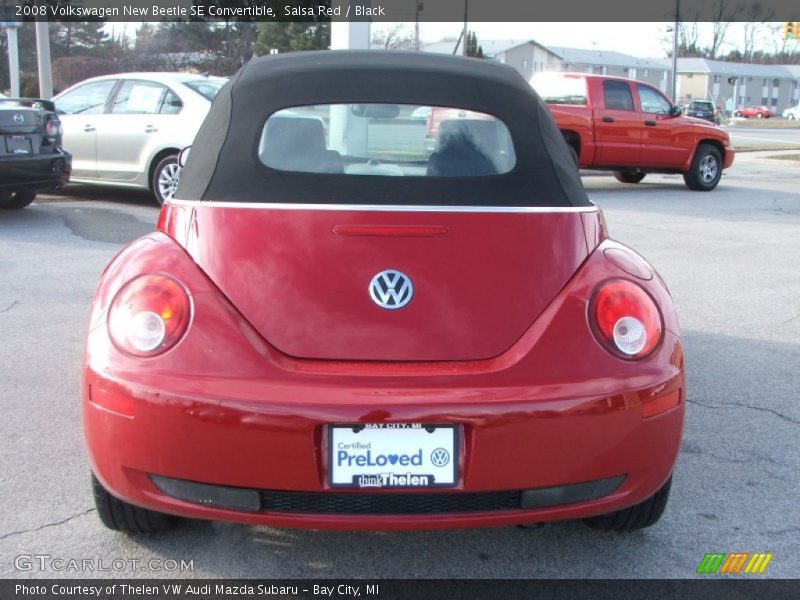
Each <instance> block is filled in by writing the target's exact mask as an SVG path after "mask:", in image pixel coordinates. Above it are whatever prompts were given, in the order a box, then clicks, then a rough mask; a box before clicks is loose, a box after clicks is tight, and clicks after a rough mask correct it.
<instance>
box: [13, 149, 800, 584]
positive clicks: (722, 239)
mask: <svg viewBox="0 0 800 600" xmlns="http://www.w3.org/2000/svg"><path fill="white" fill-rule="evenodd" d="M798 180H800V163H797V162H791V161H770V160H763V159H760V158H748V157H746V156H745V155H742V157H740V158H737V162H736V164H735V165H734V168H733V169H732V170H730V171H729V172H727V173H726V175H725V178H724V179H723V180H722V183H721V184H720V186H719V188H718V189H717V190H715V191H713V192H711V193H698V192H690V191H688V190H687V189H686V188H685V187H684V185H683V181H682V179H681V178H680V177H676V176H648V177H647V178H646V179H645V180H644V182H643V183H641V184H638V185H624V184H620V183H617V182H616V181H615V180H614V179H613V178H611V177H606V176H600V177H591V178H586V179H585V184H586V186H587V189H588V191H589V195H590V196H591V198H592V199H593V200H594V201H595V202H596V203H597V204H599V205H600V206H601V207H602V208H603V209H604V211H605V214H606V220H607V222H608V227H609V230H610V233H611V235H612V236H613V237H614V238H616V239H618V240H620V241H622V242H624V243H626V244H628V245H630V246H632V247H633V248H635V249H636V250H638V251H640V252H641V253H642V254H643V255H644V256H645V257H647V258H648V259H649V260H650V261H651V262H652V263H653V264H654V265H655V266H656V268H657V269H658V270H659V272H660V273H661V275H662V276H663V277H664V279H665V280H666V281H667V283H668V285H669V287H670V290H671V292H672V294H673V296H674V299H675V302H676V305H677V309H678V314H679V317H680V320H681V326H682V329H683V335H684V338H685V346H686V364H687V372H688V398H689V405H688V409H687V420H686V427H685V431H684V440H683V445H682V452H681V454H680V457H679V459H678V464H677V468H676V472H675V480H674V483H673V488H672V497H671V500H670V503H669V505H668V507H667V511H666V513H665V515H664V517H663V518H662V520H661V521H660V522H659V523H658V524H657V525H655V526H654V527H652V528H650V529H647V530H644V531H640V532H637V533H634V534H610V533H602V532H597V531H593V530H590V529H588V528H586V527H584V526H583V525H582V524H580V523H576V522H563V523H552V524H548V525H546V526H543V527H534V528H526V529H521V528H516V527H505V528H494V529H482V530H462V531H437V532H392V533H370V532H331V531H324V532H323V531H303V530H289V529H273V528H266V527H249V526H242V525H233V524H225V523H209V522H186V524H184V525H183V526H181V527H180V528H179V529H177V530H176V531H175V532H173V533H172V534H169V535H166V536H163V537H146V536H143V537H127V536H125V535H123V534H119V533H114V532H111V531H108V530H106V529H104V528H103V527H102V525H101V524H100V522H99V520H98V519H97V515H96V514H95V511H94V508H93V503H92V497H91V492H90V487H89V466H88V462H87V459H86V456H85V453H84V450H83V440H82V430H81V417H80V406H79V385H80V367H81V354H82V345H83V340H84V335H85V328H86V326H87V318H88V309H89V303H90V300H91V297H92V293H93V291H94V287H95V285H96V283H97V281H98V278H99V276H100V273H101V271H102V269H103V267H104V266H105V265H106V263H107V262H108V261H109V260H110V259H111V257H113V256H114V255H115V254H116V253H117V252H118V251H119V250H120V249H121V248H122V247H123V244H125V243H126V242H128V241H130V240H133V239H135V238H136V237H138V236H140V235H142V234H144V233H146V232H148V231H150V230H152V228H153V224H154V223H155V220H156V217H157V213H158V211H157V208H156V207H154V206H153V205H152V204H151V200H150V198H149V197H148V195H147V194H144V193H140V192H132V191H119V190H114V189H110V188H86V187H78V186H75V187H71V188H68V189H67V191H66V193H65V194H61V195H58V196H51V197H43V198H42V200H41V201H39V202H36V203H35V204H33V205H32V206H31V207H29V208H27V209H25V210H21V211H11V212H2V214H0V334H1V336H0V381H2V384H0V406H2V411H3V413H2V414H3V417H2V433H3V438H4V450H3V453H2V469H0V496H1V497H2V498H3V502H2V503H0V576H2V577H81V576H106V577H108V576H122V577H174V576H179V577H276V578H283V577H309V578H323V577H398V578H405V577H420V578H421V577H443V578H450V577H453V578H467V577H503V578H528V577H554V578H566V577H610V578H618V577H692V576H694V575H695V569H696V567H697V565H698V563H699V562H700V560H701V559H702V558H703V555H704V554H705V553H706V552H772V553H774V557H773V559H772V561H771V563H770V564H769V566H768V568H767V570H766V572H765V574H764V576H765V577H796V576H797V573H798V571H799V569H800V544H799V543H798V539H800V536H798V533H799V532H800V511H798V509H797V490H798V487H799V485H800V475H799V474H800V451H799V450H798V444H797V441H798V432H800V430H799V429H798V427H800V402H798V400H799V399H800V268H798V260H800V235H798V232H800V186H798V183H797V182H798ZM87 198H88V199H87ZM576 443H580V440H576ZM33 555H40V556H41V555H44V556H49V557H50V558H51V559H58V558H60V559H64V560H68V559H84V558H89V559H104V560H106V561H108V562H106V563H105V566H106V568H108V570H105V571H101V572H95V573H91V572H89V573H87V572H74V571H60V570H57V569H56V568H54V567H53V564H52V563H49V566H47V567H46V568H44V569H40V568H39V567H40V565H41V564H42V562H41V559H36V560H34V561H33V562H32V563H31V562H30V561H25V560H24V559H23V560H22V562H20V560H19V559H18V558H17V557H19V556H23V557H26V556H33ZM113 559H124V560H126V561H127V560H130V559H134V560H138V561H140V562H138V563H136V564H135V565H133V563H130V562H128V563H126V566H125V567H124V568H122V570H119V571H117V570H114V569H113V568H109V565H110V564H111V562H110V561H112V560H113ZM150 559H158V560H161V561H164V560H167V559H174V560H178V561H180V560H186V561H188V560H191V561H193V562H192V567H193V569H192V570H186V571H177V572H176V571H167V570H159V569H158V568H157V565H156V564H154V563H150V564H148V561H149V560H150ZM37 561H38V562H37ZM46 561H47V559H45V562H46ZM117 564H118V565H119V564H120V563H117ZM26 565H32V566H31V568H30V569H29V570H20V569H19V567H20V566H22V567H23V568H26ZM101 567H102V564H100V565H99V567H97V568H101ZM62 568H63V567H62Z"/></svg>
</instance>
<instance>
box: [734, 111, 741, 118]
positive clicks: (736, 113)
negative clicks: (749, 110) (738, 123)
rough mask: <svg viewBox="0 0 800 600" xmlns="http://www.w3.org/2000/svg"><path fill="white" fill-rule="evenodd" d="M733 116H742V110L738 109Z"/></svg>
mask: <svg viewBox="0 0 800 600" xmlns="http://www.w3.org/2000/svg"><path fill="white" fill-rule="evenodd" d="M733 116H734V117H741V116H742V111H740V110H737V111H736V112H735V113H733Z"/></svg>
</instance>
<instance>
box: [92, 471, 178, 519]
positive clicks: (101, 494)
mask: <svg viewBox="0 0 800 600" xmlns="http://www.w3.org/2000/svg"><path fill="white" fill-rule="evenodd" d="M92 491H93V492H94V505H95V507H96V508H97V516H99V517H100V520H101V521H102V522H103V525H105V526H106V527H108V528H109V529H113V530H115V531H126V532H128V533H161V532H162V531H168V530H170V529H172V528H173V527H175V525H176V523H177V522H178V519H177V517H173V516H172V515H166V514H164V513H160V512H156V511H154V510H148V509H146V508H139V507H138V506H134V505H133V504H129V503H127V502H124V501H122V500H120V499H118V498H115V497H114V496H112V495H111V494H110V493H109V492H108V490H107V489H106V488H104V487H103V486H102V484H101V483H100V482H99V481H97V477H95V476H94V474H92Z"/></svg>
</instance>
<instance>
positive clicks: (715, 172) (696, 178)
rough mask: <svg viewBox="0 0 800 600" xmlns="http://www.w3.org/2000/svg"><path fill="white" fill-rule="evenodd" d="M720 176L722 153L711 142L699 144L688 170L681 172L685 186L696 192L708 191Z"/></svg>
mask: <svg viewBox="0 0 800 600" xmlns="http://www.w3.org/2000/svg"><path fill="white" fill-rule="evenodd" d="M721 177H722V154H720V152H719V150H717V148H715V147H714V146H712V145H711V144H700V145H699V146H698V147H697V152H695V154H694V160H693V161H692V166H691V167H689V170H688V171H687V172H686V173H684V174H683V180H684V181H685V182H686V187H688V188H689V189H690V190H694V191H696V192H710V191H711V190H713V189H714V188H715V187H717V184H718V183H719V180H720V178H721Z"/></svg>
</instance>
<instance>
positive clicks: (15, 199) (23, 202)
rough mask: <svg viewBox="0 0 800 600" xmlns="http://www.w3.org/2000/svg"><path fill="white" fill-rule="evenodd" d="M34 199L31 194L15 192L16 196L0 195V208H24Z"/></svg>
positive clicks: (34, 195)
mask: <svg viewBox="0 0 800 600" xmlns="http://www.w3.org/2000/svg"><path fill="white" fill-rule="evenodd" d="M35 199H36V194H35V193H33V192H17V193H16V194H13V195H12V194H0V208H2V209H3V210H16V209H18V208H25V207H26V206H28V204H30V203H31V202H33V201H34V200H35Z"/></svg>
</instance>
